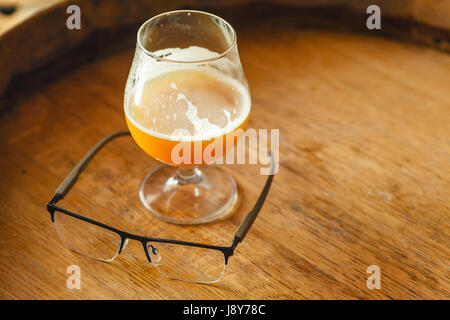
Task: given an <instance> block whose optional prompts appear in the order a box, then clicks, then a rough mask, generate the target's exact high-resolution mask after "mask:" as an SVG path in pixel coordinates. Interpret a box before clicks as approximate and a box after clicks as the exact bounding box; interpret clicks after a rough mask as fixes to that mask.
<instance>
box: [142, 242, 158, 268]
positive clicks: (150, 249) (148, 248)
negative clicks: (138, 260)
mask: <svg viewBox="0 0 450 320" xmlns="http://www.w3.org/2000/svg"><path fill="white" fill-rule="evenodd" d="M142 245H143V246H144V250H145V255H146V256H147V260H148V262H150V263H151V264H155V263H158V262H160V261H161V256H160V255H159V251H158V249H156V248H155V247H154V246H153V245H152V244H150V243H144V242H143V243H142ZM152 257H153V258H154V259H153V260H152Z"/></svg>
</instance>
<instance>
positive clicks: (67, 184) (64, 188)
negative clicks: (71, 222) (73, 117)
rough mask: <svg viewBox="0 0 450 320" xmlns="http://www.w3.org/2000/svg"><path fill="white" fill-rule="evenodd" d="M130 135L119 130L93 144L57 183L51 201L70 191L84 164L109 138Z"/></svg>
mask: <svg viewBox="0 0 450 320" xmlns="http://www.w3.org/2000/svg"><path fill="white" fill-rule="evenodd" d="M125 135H130V132H129V131H119V132H116V133H113V134H110V135H109V136H107V137H105V138H103V139H102V140H100V141H99V142H98V143H97V144H96V145H95V146H93V147H92V148H91V150H89V152H88V153H87V154H86V155H85V156H84V157H83V159H81V160H80V161H79V162H78V163H77V165H76V166H75V168H73V169H72V171H71V172H70V173H69V175H68V176H67V177H66V178H65V179H64V180H63V182H62V183H61V184H60V185H59V187H58V188H57V189H56V191H55V196H54V197H53V199H52V201H51V203H52V204H54V203H56V202H57V201H59V200H61V199H63V198H64V197H65V195H66V194H67V193H68V192H69V191H70V189H71V188H72V186H73V185H74V184H75V182H76V181H77V179H78V176H79V175H80V174H81V172H83V170H84V169H85V168H86V166H87V165H88V164H89V162H91V160H92V158H94V156H95V155H96V154H97V152H99V151H100V149H101V148H102V147H103V146H104V145H105V144H107V143H108V142H110V141H111V140H113V139H115V138H117V137H120V136H125Z"/></svg>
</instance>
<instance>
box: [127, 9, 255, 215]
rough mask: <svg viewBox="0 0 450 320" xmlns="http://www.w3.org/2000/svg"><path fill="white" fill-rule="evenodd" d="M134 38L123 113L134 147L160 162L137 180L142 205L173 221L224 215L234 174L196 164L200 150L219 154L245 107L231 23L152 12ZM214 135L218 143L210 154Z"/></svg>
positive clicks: (232, 196) (234, 199)
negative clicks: (134, 42)
mask: <svg viewBox="0 0 450 320" xmlns="http://www.w3.org/2000/svg"><path fill="white" fill-rule="evenodd" d="M137 37H138V39H137V48H136V52H135V56H134V60H133V64H132V66H131V70H130V73H129V76H128V81H127V85H126V89H125V97H124V109H125V117H126V121H127V125H128V128H129V130H130V132H131V135H132V137H133V139H134V140H135V141H136V143H137V144H138V145H139V147H141V148H142V149H143V150H144V151H145V152H146V153H148V154H149V155H150V156H152V157H153V158H155V159H157V160H159V161H161V162H163V163H165V165H164V166H162V167H159V168H157V169H156V170H153V171H152V172H150V173H148V174H147V175H146V177H145V178H144V180H143V181H142V184H141V187H140V190H139V196H140V199H141V201H142V203H143V204H144V206H145V207H146V208H147V209H148V210H149V211H150V212H151V213H152V214H153V215H155V216H157V217H158V218H160V219H162V220H165V221H168V222H172V223H178V224H199V223H205V222H209V221H212V220H216V219H219V218H223V217H225V216H228V215H229V214H230V213H232V212H233V210H234V209H235V208H236V206H237V204H238V190H237V186H236V183H235V181H234V179H233V178H232V177H231V176H230V175H229V174H227V173H226V172H225V171H223V170H222V169H221V168H220V167H219V166H217V165H203V166H200V165H202V164H204V163H205V162H208V161H207V160H206V158H205V153H206V151H210V155H211V156H213V158H217V157H220V156H223V155H224V153H225V152H226V151H227V149H229V145H230V143H227V142H226V140H227V139H233V141H235V138H236V132H238V131H240V130H238V129H244V127H245V125H246V124H247V121H248V117H249V113H250V105H251V101H250V93H249V89H248V85H247V81H246V79H245V75H244V72H243V70H242V65H241V62H240V59H239V54H238V50H237V46H236V34H235V32H234V30H233V28H232V27H231V25H230V24H229V23H227V22H226V21H225V20H223V19H221V18H219V17H217V16H215V15H213V14H209V13H205V12H200V11H193V10H179V11H172V12H167V13H163V14H160V15H158V16H156V17H153V18H151V19H150V20H148V21H147V22H145V23H144V24H143V25H142V26H141V27H140V29H139V32H138V36H137ZM220 139H222V140H223V143H222V148H215V149H214V152H211V150H212V149H213V148H210V149H208V147H211V145H212V144H213V143H214V142H217V141H218V140H220ZM233 143H234V142H233ZM231 145H232V146H233V144H231Z"/></svg>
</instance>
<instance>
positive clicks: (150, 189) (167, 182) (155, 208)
mask: <svg viewBox="0 0 450 320" xmlns="http://www.w3.org/2000/svg"><path fill="white" fill-rule="evenodd" d="M139 197H140V199H141V201H142V203H143V204H144V206H145V207H146V208H147V209H148V210H149V211H150V212H151V213H152V214H153V215H154V216H156V217H157V218H159V219H161V220H164V221H167V222H170V223H175V224H185V225H186V224H190V225H192V224H201V223H207V222H211V221H214V220H218V219H224V218H226V217H228V216H229V215H231V214H232V213H233V212H234V211H235V209H236V208H237V206H238V202H239V201H238V200H239V197H238V189H237V185H236V182H235V181H234V179H233V177H232V176H230V175H229V174H228V173H226V172H225V171H223V170H222V169H220V168H219V167H217V166H214V165H206V166H202V167H201V169H200V168H199V167H173V166H162V167H159V168H157V169H156V170H154V171H152V172H150V173H149V174H147V176H146V177H145V178H144V180H143V181H142V184H141V187H140V189H139Z"/></svg>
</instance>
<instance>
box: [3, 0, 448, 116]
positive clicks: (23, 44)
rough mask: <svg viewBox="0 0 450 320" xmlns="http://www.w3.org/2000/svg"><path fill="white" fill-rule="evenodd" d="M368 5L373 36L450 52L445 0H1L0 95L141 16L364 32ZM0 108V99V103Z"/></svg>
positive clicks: (119, 36) (118, 35)
mask: <svg viewBox="0 0 450 320" xmlns="http://www.w3.org/2000/svg"><path fill="white" fill-rule="evenodd" d="M372 4H376V5H378V6H379V7H380V10H381V14H382V28H381V29H380V30H375V31H373V32H372V34H373V35H382V36H388V37H393V38H396V39H402V40H407V41H411V42H416V43H419V44H422V45H427V46H431V47H434V48H438V49H439V50H443V51H447V52H450V19H449V12H450V0H396V1H392V0H376V1H374V0H352V1H347V0H266V1H260V0H217V1H204V0H190V1H187V0H170V1H157V0H154V1H149V0H133V1H124V0H98V1H92V0H16V1H12V0H0V7H1V6H2V5H6V6H9V5H14V6H15V7H17V10H16V12H15V13H14V14H13V15H11V16H7V17H3V15H0V68H1V70H2V72H0V98H1V95H2V94H3V93H4V92H5V91H6V90H7V89H8V88H10V89H11V87H14V82H13V81H12V80H14V79H15V78H17V77H19V76H21V75H24V74H25V77H26V76H27V74H28V73H29V72H31V71H34V70H36V69H39V68H42V67H43V66H45V65H48V64H50V63H51V62H53V61H54V60H55V59H56V58H59V57H61V56H62V55H63V54H65V53H68V52H70V51H72V50H73V49H74V48H76V47H77V46H79V45H80V44H82V43H83V42H86V40H88V39H89V38H90V39H91V40H92V38H94V41H93V42H91V46H92V47H95V44H98V42H99V41H100V40H101V39H103V40H104V39H105V37H106V38H107V39H108V40H109V41H108V42H109V45H111V44H112V43H115V42H119V41H122V40H123V38H124V37H123V32H124V30H125V31H126V30H128V31H129V30H133V32H134V34H135V30H136V29H137V27H138V26H139V25H140V24H142V23H143V22H144V21H145V20H147V19H148V18H149V17H151V16H153V15H155V14H158V13H162V12H165V11H170V10H176V9H180V8H191V9H199V10H207V11H213V12H216V13H220V14H222V13H223V14H225V16H229V15H230V16H233V17H236V16H240V17H241V20H246V21H248V22H250V23H251V22H252V21H254V20H255V19H257V18H259V19H262V18H264V15H265V18H269V19H270V18H271V17H274V16H278V17H280V18H281V17H283V16H286V15H287V14H288V15H291V16H294V17H295V24H296V25H298V26H303V27H305V26H307V27H309V26H314V27H321V28H324V27H325V28H332V29H338V30H342V29H345V30H352V31H357V32H363V33H366V32H367V27H366V19H367V18H368V14H367V12H366V10H367V8H368V6H369V5H372ZM69 5H78V6H79V7H80V10H81V12H82V19H81V24H82V26H81V27H82V28H81V29H82V31H79V32H73V30H69V29H68V28H67V27H66V23H65V22H66V19H67V17H68V15H67V13H66V9H67V8H68V6H69ZM217 11H218V12H217ZM111 29H115V32H114V33H113V34H112V35H111V33H108V31H111ZM118 30H119V32H118ZM105 34H106V35H105ZM130 39H131V38H130ZM100 43H102V44H103V42H102V41H100ZM92 51H93V52H95V50H92ZM3 105H4V103H2V101H1V99H0V108H2V107H3Z"/></svg>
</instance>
